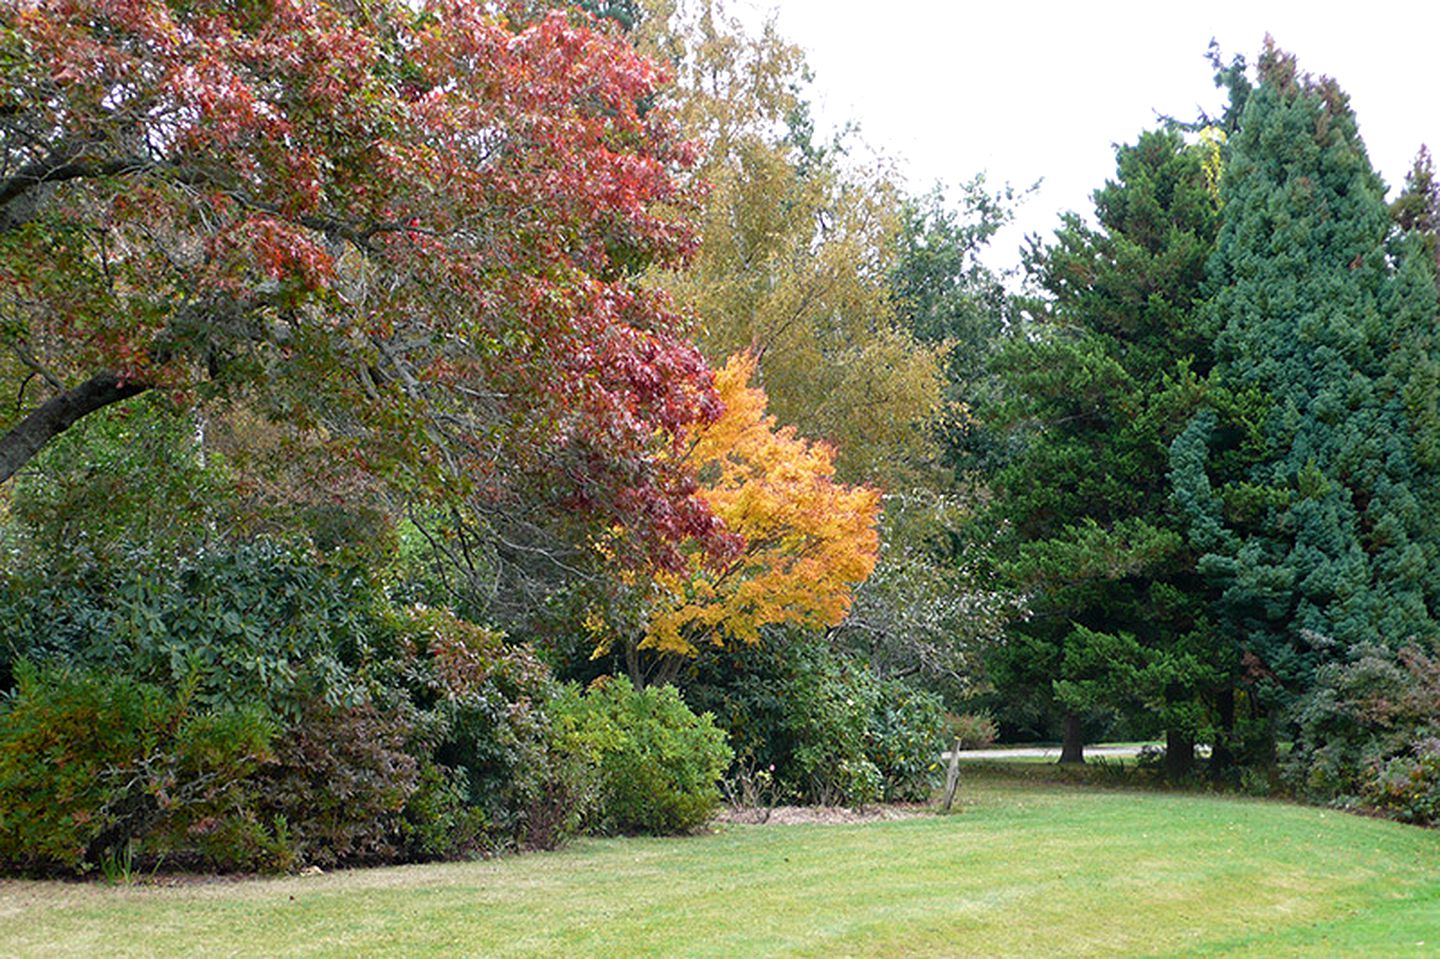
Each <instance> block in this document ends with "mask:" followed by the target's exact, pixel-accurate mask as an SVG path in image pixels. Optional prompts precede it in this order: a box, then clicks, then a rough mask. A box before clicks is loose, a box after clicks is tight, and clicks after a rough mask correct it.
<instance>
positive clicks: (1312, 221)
mask: <svg viewBox="0 0 1440 959" xmlns="http://www.w3.org/2000/svg"><path fill="white" fill-rule="evenodd" d="M1258 66H1259V80H1260V82H1259V85H1258V86H1257V88H1256V89H1255V90H1254V91H1253V92H1252V93H1251V95H1250V96H1249V97H1248V100H1247V102H1246V105H1245V110H1244V113H1243V115H1242V116H1241V119H1240V124H1239V129H1238V131H1237V132H1236V134H1235V136H1234V137H1233V138H1232V139H1231V141H1230V154H1229V160H1228V163H1227V165H1226V168H1225V172H1224V175H1223V177H1222V179H1221V184H1220V190H1221V199H1222V204H1223V213H1222V225H1221V229H1220V233H1219V238H1218V240H1217V246H1216V252H1215V255H1214V257H1213V258H1212V259H1211V261H1210V264H1209V269H1208V283H1209V285H1210V289H1211V290H1212V296H1211V298H1210V301H1209V304H1208V307H1207V317H1208V322H1209V324H1210V328H1211V329H1212V330H1213V332H1214V333H1215V356H1216V366H1215V370H1214V374H1213V376H1212V377H1211V382H1210V384H1209V385H1210V388H1211V391H1212V394H1213V396H1214V397H1216V398H1219V399H1220V400H1221V401H1220V402H1216V403H1214V404H1212V408H1210V409H1206V410H1203V411H1202V412H1200V413H1199V414H1198V415H1196V417H1195V418H1194V419H1193V420H1192V421H1191V423H1190V425H1189V427H1188V428H1187V429H1186V430H1185V431H1184V433H1182V435H1181V436H1180V437H1179V438H1178V439H1177V441H1176V443H1175V444H1174V446H1173V448H1172V451H1171V453H1172V456H1171V459H1172V469H1173V473H1172V475H1173V480H1174V484H1175V500H1176V503H1177V504H1178V505H1180V506H1181V507H1182V508H1183V509H1184V510H1185V512H1186V513H1187V515H1188V516H1189V518H1190V521H1191V529H1190V534H1191V541H1192V544H1193V545H1194V546H1195V547H1196V548H1197V549H1199V550H1201V551H1203V552H1204V553H1205V554H1206V555H1205V556H1204V557H1203V559H1202V560H1201V562H1200V569H1201V570H1202V572H1203V573H1204V574H1206V575H1207V577H1208V578H1209V579H1210V581H1211V582H1212V583H1213V584H1214V585H1215V587H1216V588H1217V589H1218V591H1219V594H1220V597H1221V598H1220V600H1219V602H1218V604H1217V613H1218V619H1219V622H1220V623H1221V625H1222V626H1223V628H1224V630H1225V631H1226V633H1227V634H1228V636H1229V637H1230V638H1231V639H1232V640H1233V641H1234V642H1235V643H1236V645H1237V647H1238V649H1239V651H1240V653H1241V655H1242V657H1243V662H1244V664H1245V671H1244V681H1245V683H1246V685H1247V687H1248V692H1249V693H1250V694H1251V696H1252V702H1254V703H1257V704H1260V705H1263V706H1267V707H1268V708H1269V710H1270V715H1271V716H1274V715H1276V707H1283V706H1286V705H1291V704H1293V703H1294V701H1295V698H1296V697H1297V696H1299V695H1301V694H1303V693H1304V692H1305V691H1306V690H1307V689H1309V688H1310V687H1311V685H1312V684H1313V682H1314V675H1315V670H1316V668H1317V667H1318V666H1319V665H1321V664H1322V663H1324V662H1326V661H1327V660H1335V659H1338V658H1340V657H1342V656H1343V655H1344V653H1345V651H1346V650H1347V649H1351V648H1354V647H1357V646H1359V645H1360V644H1366V643H1384V644H1388V645H1391V646H1392V647H1393V646H1396V645H1399V644H1402V643H1405V642H1411V641H1415V640H1417V639H1429V638H1431V637H1433V636H1435V635H1436V619H1435V612H1436V609H1437V602H1440V565H1437V562H1436V560H1437V558H1440V556H1437V547H1440V529H1437V517H1440V456H1437V451H1440V418H1437V415H1436V409H1437V408H1436V382H1437V375H1436V369H1437V365H1436V357H1437V352H1436V348H1435V343H1434V341H1433V337H1434V332H1435V328H1434V324H1435V318H1436V289H1435V284H1434V282H1433V270H1432V269H1431V267H1430V266H1429V264H1428V262H1427V261H1428V258H1427V257H1426V256H1424V255H1421V254H1420V250H1421V247H1422V245H1421V243H1420V241H1419V239H1418V238H1416V237H1410V238H1397V237H1396V236H1395V235H1394V234H1393V232H1392V228H1391V219H1390V216H1389V213H1388V210H1387V207H1386V205H1385V201H1384V193H1385V190H1384V186H1383V184H1382V183H1381V181H1380V179H1379V177H1378V176H1377V175H1376V174H1375V172H1374V170H1373V169H1372V168H1371V166H1370V162H1369V160H1368V158H1367V157H1366V153H1365V148H1364V145H1363V143H1362V142H1361V140H1360V137H1359V134H1358V130H1357V127H1356V121H1355V117H1354V114H1353V113H1352V112H1351V110H1350V108H1349V104H1348V101H1347V98H1346V97H1345V95H1344V94H1343V93H1342V92H1341V91H1340V89H1339V88H1338V87H1337V86H1336V85H1335V83H1334V82H1333V81H1331V80H1329V79H1325V78H1321V79H1312V78H1310V77H1308V76H1304V75H1301V74H1300V73H1299V72H1298V71H1297V68H1296V64H1295V61H1294V59H1293V58H1292V57H1290V56H1288V55H1286V54H1284V53H1281V52H1280V51H1278V50H1276V49H1275V47H1274V46H1273V44H1272V43H1271V42H1270V41H1269V40H1268V39H1267V43H1266V48H1265V50H1264V52H1263V54H1262V55H1261V58H1260V62H1259V65H1258ZM1243 397H1249V398H1250V401H1247V402H1241V401H1240V400H1238V399H1237V398H1243ZM1257 398H1258V402H1257V401H1256V400H1257Z"/></svg>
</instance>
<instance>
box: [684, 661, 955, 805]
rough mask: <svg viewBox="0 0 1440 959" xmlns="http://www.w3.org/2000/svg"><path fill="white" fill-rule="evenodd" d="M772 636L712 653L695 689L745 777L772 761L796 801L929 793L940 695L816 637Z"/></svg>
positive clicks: (938, 738)
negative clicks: (885, 677)
mask: <svg viewBox="0 0 1440 959" xmlns="http://www.w3.org/2000/svg"><path fill="white" fill-rule="evenodd" d="M770 639H771V640H772V641H770V642H768V643H765V644H762V645H760V646H757V647H745V648H738V649H733V650H709V651H706V652H705V653H703V654H702V656H701V659H700V661H699V662H698V663H697V668H696V675H695V677H694V678H693V679H692V681H691V682H690V684H689V685H688V686H687V687H686V691H685V694H686V698H687V700H688V701H689V702H690V704H691V705H692V706H693V707H694V708H696V709H703V710H708V711H710V712H712V713H714V715H715V716H716V718H717V722H718V723H719V725H720V726H721V728H723V729H725V730H727V731H728V732H729V734H730V737H731V742H732V744H733V745H734V747H735V752H736V754H737V757H738V758H737V760H736V763H737V772H736V775H737V776H743V773H744V771H745V770H752V769H764V770H767V771H768V770H770V769H771V768H772V767H773V769H774V778H775V784H776V792H777V793H778V797H779V798H780V799H782V800H784V801H790V802H799V803H818V804H821V805H834V806H839V805H850V806H859V805H863V804H864V803H868V802H875V801H877V800H881V799H887V800H895V799H910V800H918V799H924V798H926V797H927V796H928V795H929V793H930V790H931V789H932V788H933V785H934V782H935V777H936V776H937V775H939V773H940V771H939V769H938V765H937V760H938V758H939V755H940V752H941V750H942V749H943V748H944V743H943V730H944V722H943V716H942V714H941V712H940V703H939V701H938V699H936V698H935V697H934V696H933V695H931V694H929V693H924V692H920V691H917V690H914V689H912V688H911V687H909V686H907V685H906V684H904V683H902V682H899V681H893V680H892V681H882V680H879V679H877V678H876V677H875V675H874V674H873V673H872V672H871V670H870V668H869V666H868V664H866V663H864V662H862V661H860V660H858V659H855V658H853V657H851V656H849V655H847V654H845V653H842V652H837V651H836V650H834V649H833V648H831V647H830V645H829V644H828V643H825V642H823V641H820V640H818V639H816V638H814V637H810V636H805V635H803V634H792V635H790V636H788V637H779V636H775V637H770Z"/></svg>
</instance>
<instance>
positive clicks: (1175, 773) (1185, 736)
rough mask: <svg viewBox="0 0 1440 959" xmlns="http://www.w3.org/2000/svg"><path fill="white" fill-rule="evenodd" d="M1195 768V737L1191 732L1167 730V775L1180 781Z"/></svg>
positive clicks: (1172, 779) (1171, 779) (1175, 780)
mask: <svg viewBox="0 0 1440 959" xmlns="http://www.w3.org/2000/svg"><path fill="white" fill-rule="evenodd" d="M1194 768H1195V739H1194V737H1192V736H1191V735H1190V734H1189V733H1182V732H1180V731H1178V730H1175V729H1167V730H1165V777H1166V778H1167V779H1169V780H1170V781H1171V782H1179V781H1180V780H1182V779H1184V778H1185V777H1186V776H1188V775H1190V772H1191V771H1192V770H1193V769H1194Z"/></svg>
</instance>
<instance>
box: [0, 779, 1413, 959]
mask: <svg viewBox="0 0 1440 959" xmlns="http://www.w3.org/2000/svg"><path fill="white" fill-rule="evenodd" d="M966 777H967V778H966V781H965V785H964V786H963V787H962V791H961V800H960V801H961V806H962V808H963V810H964V811H963V812H962V813H959V814H956V815H951V816H934V815H925V816H920V817H917V818H911V819H905V820H898V821H887V822H870V823H863V824H856V825H803V826H775V825H767V826H729V827H725V828H724V829H722V830H720V831H717V832H713V833H710V834H707V835H702V836H695V837H687V838H679V839H651V838H627V839H605V840H584V841H582V842H580V843H578V844H577V845H575V846H572V847H571V848H569V849H567V850H565V851H562V852H559V853H553V854H545V855H537V856H526V857H518V858H509V859H503V860H497V861H489V862H481V863H451V864H442V865H432V866H424V867H404V868H396V869H377V870H365V871H357V872H345V873H331V874H328V875H325V876H319V877H296V878H290V879H279V880H261V881H244V882H239V883H220V884H200V885H190V886H183V887H178V888H176V887H160V888H147V887H128V888H120V887H113V886H106V885H101V884H90V885H75V884H56V883H32V882H15V881H7V882H5V883H4V884H3V885H0V937H3V941H4V942H5V943H6V950H7V951H8V952H11V953H13V954H16V955H19V956H29V955H46V956H66V955H90V954H94V952H95V951H97V950H103V951H105V952H106V953H107V954H109V955H116V956H123V955H131V954H134V955H139V954H142V953H143V954H146V955H167V954H180V953H187V952H191V951H193V948H194V944H195V943H196V942H204V943H205V944H206V946H207V949H208V950H209V951H210V952H211V953H213V954H236V955H239V954H260V953H264V954H271V955H317V956H319V955H353V954H356V953H357V952H362V951H363V952H364V953H365V954H367V955H377V956H384V955H394V956H402V955H403V956H427V955H435V956H439V955H465V954H471V955H487V956H549V955H593V956H605V955H614V956H621V955H624V956H773V955H784V956H859V955H865V956H877V955H879V956H901V955H934V956H945V955H952V956H964V955H983V956H1033V955H1057V956H1083V955H1090V956H1140V955H1144V956H1157V955H1158V956H1167V955H1187V956H1197V955H1199V956H1267V957H1269V956H1333V955H1342V954H1343V955H1365V956H1413V955H1423V954H1425V951H1426V949H1427V948H1430V947H1433V945H1434V944H1435V943H1436V942H1437V939H1440V834H1437V833H1435V832H1433V831H1428V830H1421V829H1416V828H1414V827H1409V826H1404V825H1400V824H1397V823H1391V822H1385V821H1381V820H1375V819H1367V818H1361V817H1355V816H1348V815H1343V814H1339V813H1336V812H1333V811H1329V810H1324V809H1315V808H1306V807H1299V806H1293V805H1289V804H1284V803H1277V802H1273V801H1262V800H1249V799H1237V798H1230V797H1204V796H1196V795H1188V794H1176V793H1132V792H1126V791H1116V790H1107V789H1100V788H1094V787H1078V786H1073V785H1072V786H1057V785H1053V784H1045V783H1036V782H1032V781H1030V780H1029V779H1027V778H1026V776H1024V775H1016V774H1015V773H1014V771H1013V770H1011V771H991V772H984V773H977V772H967V774H966ZM742 901H743V902H742ZM137 928H143V929H145V930H146V935H145V936H144V937H143V938H140V937H135V936H133V935H131V931H132V930H134V929H137Z"/></svg>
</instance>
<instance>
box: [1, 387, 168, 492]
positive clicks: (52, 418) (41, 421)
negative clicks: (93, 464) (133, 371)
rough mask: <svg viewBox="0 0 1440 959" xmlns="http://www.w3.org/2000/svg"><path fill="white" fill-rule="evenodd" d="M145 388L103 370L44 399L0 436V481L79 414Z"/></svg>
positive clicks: (13, 473)
mask: <svg viewBox="0 0 1440 959" xmlns="http://www.w3.org/2000/svg"><path fill="white" fill-rule="evenodd" d="M149 388H150V387H149V385H148V384H145V383H135V382H125V381H122V380H121V379H120V377H119V376H117V375H116V374H114V373H111V372H109V371H105V372H101V373H96V374H95V375H94V376H92V377H90V379H88V380H86V381H85V382H84V383H81V384H80V385H79V386H76V387H74V388H73V389H69V390H66V391H65V392H63V393H61V394H60V395H58V396H55V397H53V398H51V399H50V400H47V401H46V402H45V404H44V405H43V406H41V407H40V408H39V409H37V410H35V411H34V412H32V413H31V414H30V415H29V416H27V417H25V418H24V419H23V420H21V421H20V422H19V423H17V424H15V426H14V427H13V428H12V429H11V430H10V431H9V432H8V433H6V434H4V435H3V436H0V483H3V482H5V481H6V480H8V479H9V478H10V477H11V476H14V475H15V473H16V472H17V471H18V470H19V469H20V467H22V466H24V465H25V464H26V463H28V462H30V460H31V459H33V458H34V456H35V454H36V453H39V452H40V450H41V448H43V447H44V446H45V444H46V443H48V442H50V441H51V440H52V439H54V438H55V437H57V436H59V435H60V434H61V433H63V432H65V431H66V430H68V429H69V428H70V427H72V426H74V425H75V423H76V422H78V421H79V420H80V418H81V417H83V416H85V415H87V414H89V413H93V412H95V411H96V410H99V409H104V408H105V407H107V406H110V405H111V404H114V403H119V402H120V401H121V400H127V399H129V398H130V397H132V396H138V395H139V394H141V393H143V392H145V391H146V390H148V389H149Z"/></svg>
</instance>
